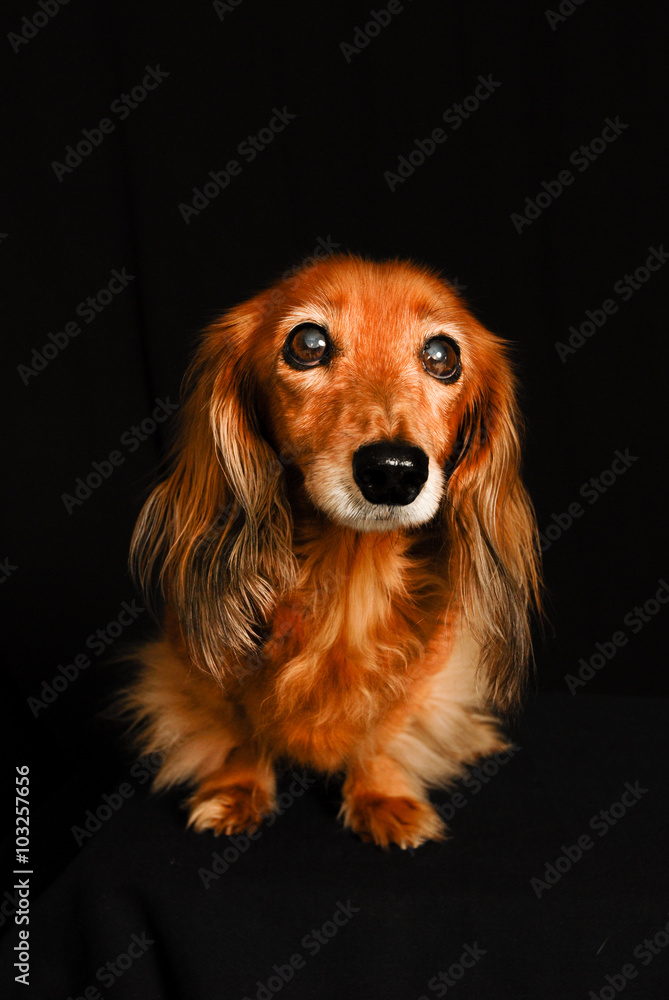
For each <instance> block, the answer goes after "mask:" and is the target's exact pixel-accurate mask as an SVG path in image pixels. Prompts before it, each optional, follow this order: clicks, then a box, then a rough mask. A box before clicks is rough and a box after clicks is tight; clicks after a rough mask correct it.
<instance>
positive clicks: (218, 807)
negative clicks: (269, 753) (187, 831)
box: [187, 742, 276, 835]
mask: <svg viewBox="0 0 669 1000" xmlns="http://www.w3.org/2000/svg"><path fill="white" fill-rule="evenodd" d="M275 792H276V778H275V774H274V768H273V766H272V763H271V762H270V761H268V760H267V759H266V758H264V757H263V756H262V755H261V754H260V753H259V751H258V749H257V748H256V746H255V745H254V744H253V743H252V742H250V743H246V744H244V745H243V746H241V747H237V748H236V749H235V750H233V751H232V753H231V754H230V756H229V757H228V759H227V760H226V762H225V764H224V765H223V766H222V767H220V768H218V770H216V771H213V772H212V773H210V774H208V775H206V777H204V778H203V779H202V780H201V781H200V782H199V784H198V787H197V791H196V792H195V793H194V794H193V795H192V797H191V798H190V799H189V800H188V803H187V805H188V811H189V818H188V824H189V826H192V827H194V828H195V829H196V830H197V831H198V832H201V831H202V830H207V829H212V830H213V831H214V832H215V833H225V834H228V835H229V834H231V833H242V832H243V831H244V830H248V829H250V828H252V827H255V826H258V824H259V823H260V822H261V820H262V818H263V816H266V815H267V814H268V813H271V812H273V810H274V807H275Z"/></svg>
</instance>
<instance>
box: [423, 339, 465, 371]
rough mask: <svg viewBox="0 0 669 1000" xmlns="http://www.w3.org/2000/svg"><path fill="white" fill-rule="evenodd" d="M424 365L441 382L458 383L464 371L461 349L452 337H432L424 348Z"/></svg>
mask: <svg viewBox="0 0 669 1000" xmlns="http://www.w3.org/2000/svg"><path fill="white" fill-rule="evenodd" d="M423 365H424V367H425V371H426V372H427V373H428V374H429V375H432V376H433V377H434V378H438V379H439V381H440V382H457V380H458V379H459V378H460V373H461V371H462V367H461V365H460V348H459V347H458V345H457V344H456V343H455V341H454V340H451V338H450V337H444V336H442V335H439V336H438V337H432V338H431V339H430V340H428V342H427V344H426V345H425V347H424V348H423Z"/></svg>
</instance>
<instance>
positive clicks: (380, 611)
mask: <svg viewBox="0 0 669 1000" xmlns="http://www.w3.org/2000/svg"><path fill="white" fill-rule="evenodd" d="M345 569H346V572H342V571H341V570H338V571H337V572H333V571H332V569H331V567H330V568H329V569H328V567H327V566H326V573H327V576H325V578H324V576H323V575H320V576H319V575H318V574H304V577H303V580H302V586H301V587H299V588H298V589H297V591H296V593H295V594H294V596H293V597H292V598H291V599H290V600H287V601H284V602H283V603H281V604H280V605H279V607H278V608H277V611H276V614H275V617H274V620H273V622H272V630H271V633H270V635H269V637H268V640H267V643H266V646H265V649H264V651H263V665H262V668H261V669H260V670H259V671H258V672H257V673H256V674H255V675H254V678H253V683H252V685H251V686H250V689H249V692H248V700H247V711H248V712H249V714H250V715H251V716H252V718H253V722H254V726H255V728H256V731H258V730H259V731H260V732H264V733H265V734H266V736H267V739H268V740H271V742H272V745H273V746H275V747H277V746H278V747H280V748H281V749H282V750H283V752H284V753H285V754H286V756H288V757H290V758H291V759H293V760H296V761H298V762H300V763H304V764H310V765H312V766H315V767H317V768H321V769H324V770H336V769H337V768H339V767H341V766H343V764H344V763H345V762H346V760H347V759H349V758H350V756H351V755H352V754H355V752H356V751H358V750H359V749H360V748H361V747H362V745H363V744H365V743H367V742H368V741H369V740H370V739H372V738H373V734H374V731H375V729H376V728H377V727H378V725H379V724H380V723H381V722H382V720H383V719H384V718H385V717H386V716H387V714H388V712H389V711H390V710H391V709H393V708H395V707H397V705H398V704H400V703H401V702H402V701H403V700H405V699H406V698H407V696H408V692H409V689H410V687H411V684H412V682H413V681H414V680H415V678H416V676H417V674H418V672H419V671H420V665H421V661H422V657H423V653H424V648H425V645H426V643H427V641H429V638H430V636H431V634H432V632H433V630H434V629H435V628H436V627H438V622H439V610H440V602H439V600H435V597H434V594H432V595H431V596H429V597H425V599H424V600H423V601H421V600H420V596H418V598H417V597H416V596H415V595H414V596H413V597H411V596H408V594H407V582H408V581H407V580H406V579H405V575H406V574H405V573H404V570H406V569H407V567H406V566H405V565H404V564H403V563H402V564H400V559H399V557H398V558H397V559H396V560H395V564H394V565H391V566H390V567H389V568H388V567H387V566H386V570H387V572H386V574H385V575H382V574H381V573H380V572H379V567H378V566H376V565H374V564H372V565H370V562H369V560H366V561H365V560H363V561H361V565H357V564H356V562H355V561H353V562H352V564H351V561H349V563H348V565H346V566H345ZM324 579H325V580H326V583H327V585H326V586H325V585H324V583H323V580H324Z"/></svg>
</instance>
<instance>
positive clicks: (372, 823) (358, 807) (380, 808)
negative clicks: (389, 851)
mask: <svg viewBox="0 0 669 1000" xmlns="http://www.w3.org/2000/svg"><path fill="white" fill-rule="evenodd" d="M341 815H342V816H343V818H344V824H345V825H346V826H348V827H350V829H351V830H353V831H354V832H355V833H357V834H358V836H359V837H361V839H362V840H365V841H368V842H373V843H375V844H378V845H379V847H389V846H390V844H399V846H400V847H401V848H402V849H403V850H404V849H406V848H407V847H419V846H420V845H421V844H423V843H425V841H426V840H445V838H446V828H445V827H444V824H443V823H442V821H441V819H440V818H439V816H438V814H437V813H436V811H435V810H434V809H433V808H432V806H431V805H430V804H429V802H421V801H420V800H419V799H414V798H411V797H409V796H387V795H382V794H380V793H374V792H368V793H365V794H362V795H357V796H356V797H355V798H354V799H352V800H350V801H346V802H344V805H343V806H342V811H341Z"/></svg>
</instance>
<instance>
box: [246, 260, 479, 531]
mask: <svg viewBox="0 0 669 1000" xmlns="http://www.w3.org/2000/svg"><path fill="white" fill-rule="evenodd" d="M479 330H480V328H478V326H477V324H476V323H475V321H474V320H473V319H472V317H471V316H470V315H469V313H467V311H466V310H465V309H464V307H463V306H462V304H461V302H460V301H459V299H458V297H457V296H456V295H455V294H454V293H453V292H452V291H451V289H449V288H448V287H447V286H446V285H445V284H444V283H442V282H441V281H439V280H437V279H436V278H435V277H434V276H432V275H431V274H429V273H427V272H424V271H422V270H420V269H418V268H416V267H414V266H412V265H409V264H406V263H399V262H389V263H384V264H371V263H366V262H363V261H361V260H356V259H348V258H345V259H335V260H332V261H326V262H323V263H321V264H318V265H316V266H314V267H312V268H310V269H308V270H307V271H306V272H302V273H301V274H299V275H298V276H297V278H295V279H293V280H292V281H291V282H290V283H289V285H288V288H287V289H286V291H285V292H284V294H283V296H282V297H280V298H279V301H278V303H277V305H276V307H275V308H273V309H272V310H271V311H270V315H269V316H267V317H266V319H265V320H264V322H263V323H262V324H261V326H260V329H258V328H257V327H256V329H255V330H254V332H253V334H252V335H251V339H250V343H249V344H248V347H247V349H248V351H249V354H250V361H251V363H252V365H253V367H254V368H255V370H256V382H257V386H258V393H257V405H258V406H259V407H260V409H261V412H262V418H263V422H264V423H265V425H266V426H268V428H269V436H270V438H271V439H272V444H273V446H274V448H275V449H276V450H277V451H278V452H279V454H280V455H281V458H282V460H283V461H284V462H286V463H293V462H294V463H295V465H297V467H298V468H299V469H300V471H301V473H302V475H303V477H304V483H305V486H306V489H307V492H308V494H309V497H310V499H311V501H312V503H313V504H314V506H315V507H316V508H318V509H319V510H320V511H322V512H323V513H325V514H326V515H327V516H328V517H329V518H330V519H331V520H332V521H334V522H335V523H337V524H340V525H345V526H347V527H350V528H354V529H356V530H358V531H388V530H392V529H396V528H410V527H415V526H418V525H421V524H424V523H426V522H427V521H429V520H431V519H432V518H433V517H434V516H435V514H436V513H437V511H438V509H439V506H440V503H441V501H442V498H443V495H444V489H445V485H446V482H447V478H448V472H449V471H450V469H451V468H452V465H453V460H454V459H455V458H456V457H457V456H456V452H457V450H458V447H459V443H458V439H459V428H460V424H461V418H462V415H463V410H464V405H465V401H466V400H467V399H468V398H469V399H470V400H471V398H472V396H475V397H477V396H479V395H480V394H481V390H482V389H484V384H485V373H486V370H487V367H489V361H490V359H489V357H488V356H487V355H489V354H490V345H489V344H488V341H489V340H492V338H491V337H490V335H489V334H487V333H486V332H485V331H482V330H481V331H480V332H479ZM460 444H461V441H460Z"/></svg>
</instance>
